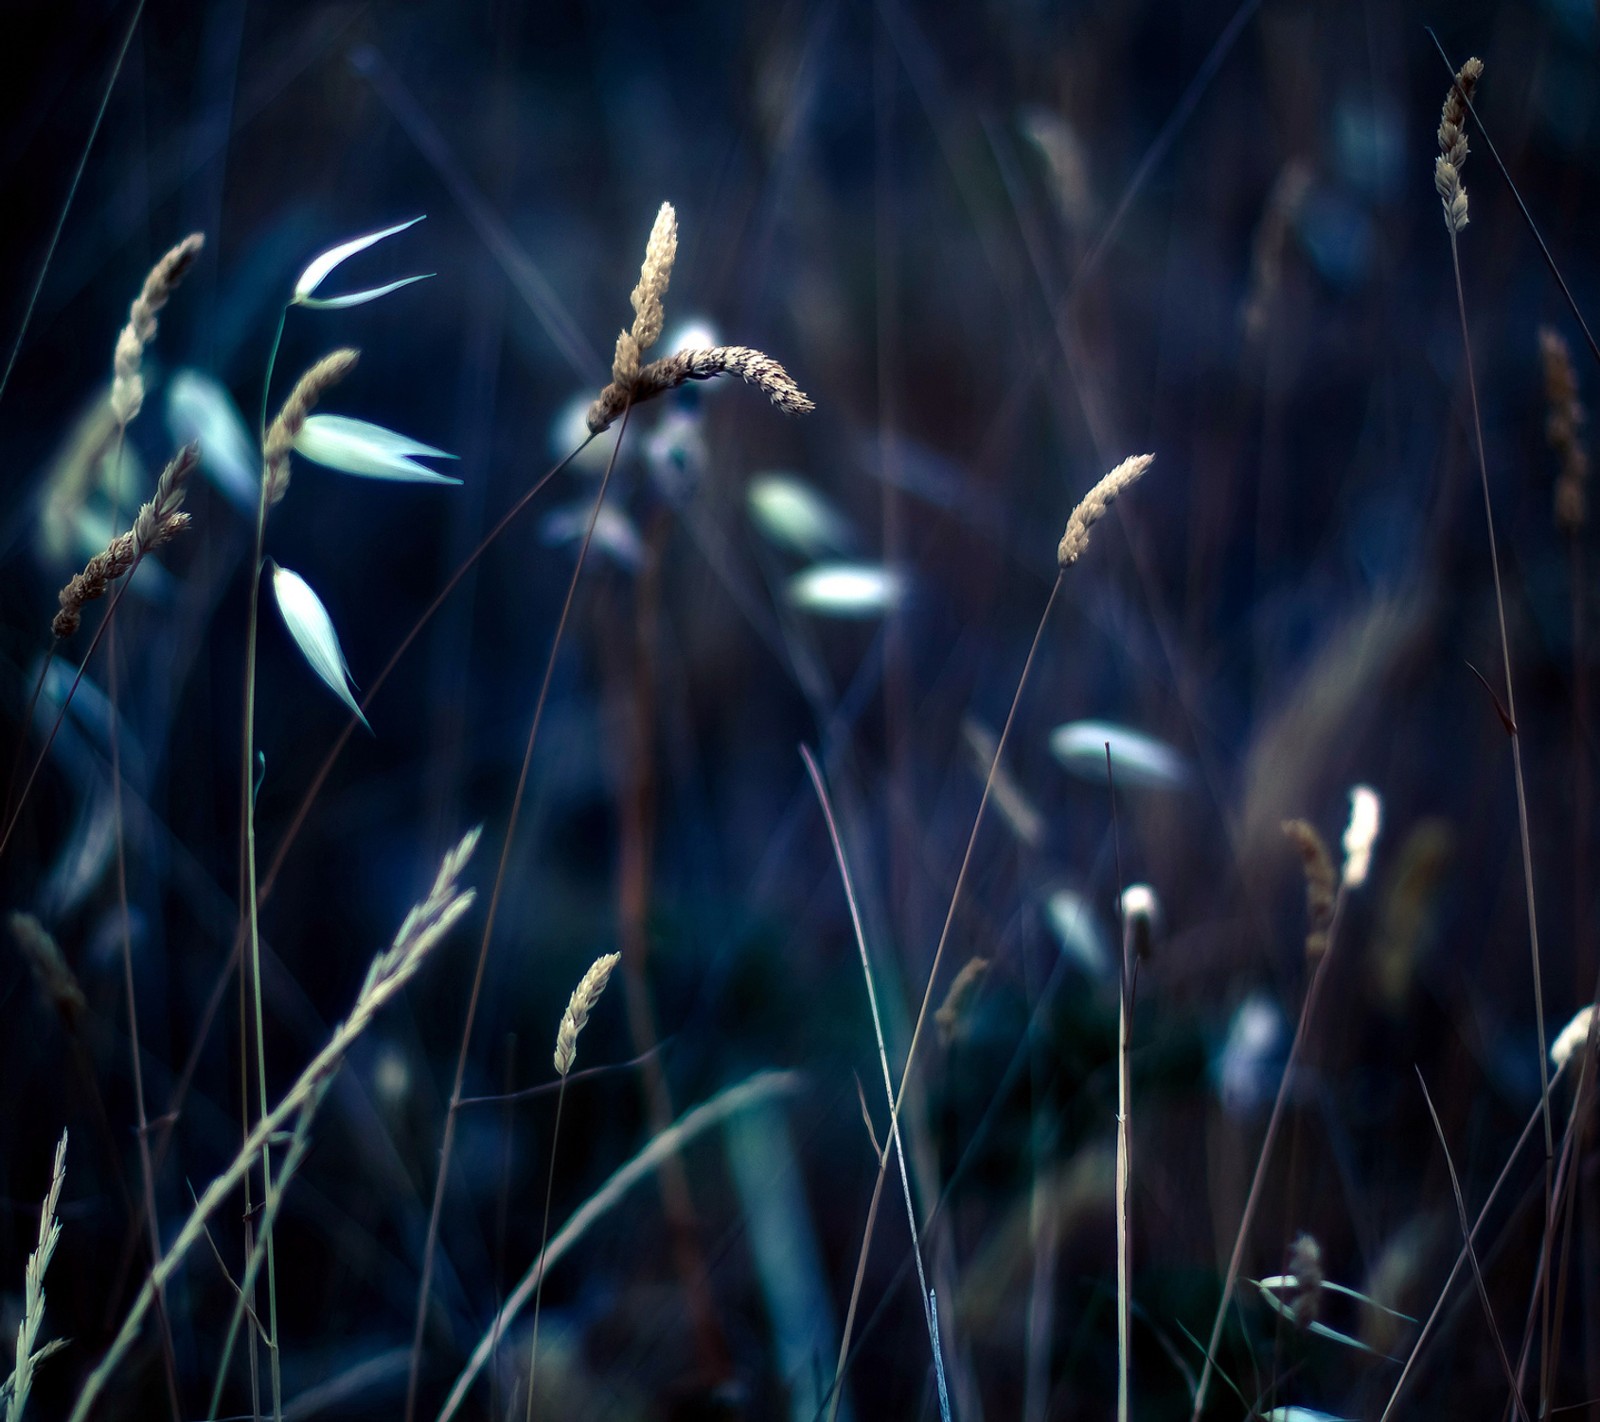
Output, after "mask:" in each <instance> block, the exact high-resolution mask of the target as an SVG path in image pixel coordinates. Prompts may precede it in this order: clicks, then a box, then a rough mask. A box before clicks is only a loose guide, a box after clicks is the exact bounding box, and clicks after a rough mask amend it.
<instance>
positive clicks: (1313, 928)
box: [1283, 820, 1339, 960]
mask: <svg viewBox="0 0 1600 1422" xmlns="http://www.w3.org/2000/svg"><path fill="white" fill-rule="evenodd" d="M1283 833H1284V837H1285V838H1286V839H1288V841H1289V843H1291V844H1292V845H1294V847H1295V848H1296V849H1297V850H1299V851H1300V867H1301V870H1302V872H1303V873H1304V875H1305V881H1306V957H1308V958H1310V959H1313V960H1315V959H1317V958H1320V957H1321V956H1322V955H1323V954H1324V953H1326V952H1327V951H1328V929H1329V927H1330V926H1331V925H1332V923H1333V905H1334V900H1335V897H1336V896H1337V894H1338V888H1339V881H1338V878H1337V876H1336V875H1335V874H1334V870H1333V858H1332V856H1331V855H1330V854H1329V853H1328V846H1327V845H1326V844H1325V843H1324V842H1323V839H1322V836H1321V835H1320V834H1319V833H1317V827H1316V826H1315V825H1313V824H1312V823H1311V821H1309V820H1285V821H1284V822H1283Z"/></svg>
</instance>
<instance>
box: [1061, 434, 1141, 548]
mask: <svg viewBox="0 0 1600 1422" xmlns="http://www.w3.org/2000/svg"><path fill="white" fill-rule="evenodd" d="M1154 461H1155V455H1153V454H1134V455H1130V456H1129V457H1128V458H1127V459H1124V460H1123V461H1122V463H1121V464H1119V465H1117V467H1116V468H1115V469H1113V470H1112V471H1111V472H1110V473H1109V474H1107V475H1106V476H1105V478H1103V479H1102V480H1101V481H1100V482H1099V483H1098V484H1096V485H1095V486H1094V488H1092V489H1090V490H1089V492H1088V493H1087V494H1085V495H1084V496H1083V498H1082V500H1081V501H1080V502H1079V504H1078V506H1077V508H1075V509H1073V511H1072V516H1071V517H1070V518H1069V519H1068V520H1067V528H1066V532H1065V533H1063V534H1062V535H1061V542H1060V544H1059V545H1058V546H1057V548H1056V563H1057V565H1058V566H1059V567H1062V568H1070V567H1071V566H1072V565H1073V564H1074V563H1076V562H1077V561H1078V559H1079V558H1081V557H1083V554H1084V550H1085V549H1086V548H1088V546H1089V530H1090V529H1091V528H1093V527H1094V526H1095V524H1097V523H1099V522H1100V520H1101V519H1102V518H1104V517H1105V514H1106V510H1107V509H1109V508H1110V507H1111V503H1112V500H1113V499H1115V498H1116V497H1117V495H1118V494H1120V493H1122V491H1123V490H1124V489H1127V488H1129V487H1130V486H1131V485H1132V484H1133V483H1134V481H1135V480H1137V479H1138V478H1139V476H1140V475H1141V474H1143V473H1144V471H1145V470H1146V469H1148V468H1149V467H1150V465H1151V464H1152V463H1153V462H1154Z"/></svg>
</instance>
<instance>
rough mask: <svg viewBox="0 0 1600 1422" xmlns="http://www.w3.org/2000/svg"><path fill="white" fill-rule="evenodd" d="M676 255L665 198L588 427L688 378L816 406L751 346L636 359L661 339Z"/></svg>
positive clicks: (784, 404) (796, 410)
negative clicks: (731, 379) (722, 381)
mask: <svg viewBox="0 0 1600 1422" xmlns="http://www.w3.org/2000/svg"><path fill="white" fill-rule="evenodd" d="M677 255H678V217H677V214H676V213H675V212H674V211H673V209H672V204H671V203H666V202H664V203H662V204H661V210H660V212H658V213H657V214H656V220H655V224H654V225H653V226H652V227H651V229H650V239H649V241H648V242H647V243H646V244H645V254H644V265H643V267H642V268H641V269H640V272H639V284H638V285H637V286H635V287H634V289H633V294H632V296H631V298H630V300H631V301H632V304H633V311H634V317H633V326H632V327H631V328H630V329H629V330H626V331H624V332H622V333H621V335H619V336H618V337H617V349H616V354H615V356H614V357H613V358H612V362H611V382H610V384H608V385H607V386H606V387H605V389H604V390H602V391H601V392H600V394H599V395H598V396H597V397H596V398H595V400H594V403H593V404H591V405H590V406H589V412H588V415H587V416H586V419H587V422H588V426H589V432H590V433H591V434H600V433H602V432H603V431H605V430H608V429H610V428H611V426H612V424H613V423H614V422H615V421H616V419H617V417H618V416H619V415H621V414H622V412H623V411H624V410H625V409H627V408H628V406H629V405H639V404H643V403H644V402H645V401H646V400H653V399H655V397H656V396H657V395H662V394H665V393H666V392H667V391H668V390H676V389H677V388H678V387H679V386H680V385H684V384H686V383H687V382H689V381H691V380H711V379H713V378H715V377H716V376H719V375H736V376H738V377H739V379H741V380H743V381H744V382H745V383H746V384H747V385H754V386H755V387H756V388H757V389H758V390H760V391H762V393H763V394H765V395H766V397H767V398H768V399H769V400H771V401H772V403H773V404H774V405H776V406H777V407H778V408H779V409H780V410H782V411H783V412H784V414H786V415H803V414H806V413H808V412H809V411H811V410H814V409H815V408H816V406H815V405H814V404H813V403H812V402H811V400H810V399H809V398H808V397H807V395H806V393H805V392H804V391H803V390H801V389H800V387H799V386H798V385H796V384H795V382H794V380H793V378H792V377H791V376H790V374H789V372H788V371H787V370H785V369H784V368H783V367H782V366H781V365H779V364H778V362H777V361H775V360H774V359H773V358H772V357H771V356H769V355H765V354H763V353H762V352H761V351H757V350H752V349H751V348H750V347H749V346H711V347H709V348H706V349H696V350H681V351H679V352H677V354H675V355H670V356H667V357H665V358H664V359H662V360H654V361H651V362H650V364H649V365H641V364H640V360H641V359H642V357H643V354H644V352H645V351H647V350H649V349H650V347H651V346H653V345H654V344H655V343H656V342H657V341H658V340H659V339H660V338H661V324H662V321H663V319H664V315H665V308H664V306H663V299H664V298H665V296H666V294H667V285H668V283H669V282H670V281H671V279H672V265H673V262H674V261H675V260H676V258H677Z"/></svg>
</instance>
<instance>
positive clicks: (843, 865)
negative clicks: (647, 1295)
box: [800, 746, 942, 1408]
mask: <svg viewBox="0 0 1600 1422" xmlns="http://www.w3.org/2000/svg"><path fill="white" fill-rule="evenodd" d="M800 755H801V758H802V759H803V760H804V761H805V763H806V771H807V773H808V774H809V775H810V776H811V787H812V789H813V790H815V791H816V794H817V802H818V803H819V804H820V805H821V806H822V818H823V819H824V821H826V823H827V826H828V838H829V840H830V841H831V842H832V844H833V857H834V859H835V861H836V862H837V863H838V865H839V878H840V879H841V880H842V881H843V883H844V896H845V901H846V903H847V904H848V905H849V907H850V925H851V927H852V928H853V929H854V931H855V937H856V948H857V950H858V951H859V952H860V954H861V973H862V976H863V977H865V978H866V980H867V1003H868V1006H869V1007H870V1008H871V1010H872V1030H873V1032H874V1034H875V1035H876V1037H877V1041H878V1064H879V1066H880V1067H881V1068H882V1070H883V1090H884V1095H885V1096H886V1097H887V1098H888V1102H889V1142H888V1145H886V1146H885V1148H884V1150H885V1156H884V1158H885V1159H887V1152H888V1150H889V1149H891V1148H892V1149H893V1150H894V1153H895V1157H896V1159H897V1160H898V1162H899V1165H900V1189H901V1192H902V1193H903V1194H904V1196H905V1201H906V1222H907V1223H908V1224H909V1225H910V1226H911V1257H912V1259H913V1260H915V1261H916V1266H917V1288H918V1291H919V1292H920V1294H921V1296H922V1311H923V1317H924V1318H925V1320H926V1322H927V1325H928V1340H929V1342H930V1343H931V1344H932V1347H933V1351H934V1356H935V1359H936V1360H937V1358H938V1354H939V1333H938V1327H939V1325H938V1320H937V1319H936V1318H935V1317H934V1313H933V1304H932V1299H933V1291H932V1290H931V1289H929V1287H928V1278H927V1275H926V1274H925V1273H924V1272H923V1267H922V1239H921V1236H920V1235H919V1233H918V1231H917V1212H916V1210H915V1209H913V1208H912V1204H911V1181H910V1178H909V1176H908V1175H907V1173H906V1148H905V1142H904V1140H903V1139H902V1138H901V1135H900V1125H899V1119H898V1117H897V1116H896V1114H895V1111H894V1081H893V1078H892V1077H891V1076H890V1074H889V1049H888V1047H887V1045H886V1044H885V1042H884V1036H883V1017H882V1014H881V1013H879V1011H878V991H877V988H876V987H875V986H874V985H873V979H872V962H871V959H870V958H869V957H868V954H867V935H866V930H865V929H864V928H863V927H862V923H861V909H860V905H859V903H858V901H857V899H856V889H855V884H854V882H853V881H852V879H851V877H850V863H849V861H848V860H847V859H846V858H845V853H844V843H843V841H842V840H841V839H840V838H839V826H838V824H837V822H836V821H835V819H834V814H833V805H832V803H831V802H830V801H829V799H828V787H827V785H826V783H825V782H824V781H823V778H822V771H821V770H820V769H819V768H818V766H817V762H816V759H815V758H814V757H813V756H812V754H811V751H810V750H809V749H808V748H807V747H806V746H801V747H800ZM880 1179H881V1172H880ZM843 1370H844V1355H843V1353H841V1354H840V1356H839V1368H838V1371H837V1372H835V1374H834V1379H833V1382H834V1389H835V1391H834V1407H835V1408H837V1406H838V1396H839V1393H838V1387H839V1383H840V1380H841V1374H842V1373H843ZM941 1381H942V1380H941Z"/></svg>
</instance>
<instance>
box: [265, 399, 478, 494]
mask: <svg viewBox="0 0 1600 1422" xmlns="http://www.w3.org/2000/svg"><path fill="white" fill-rule="evenodd" d="M294 448H295V452H296V453H298V454H299V455H301V456H302V457H303V458H306V459H309V460H310V461H311V462H312V463H313V464H323V465H326V466H327V467H328V468H329V469H337V470H339V471H341V472H342V473H345V474H355V475H359V476H360V477H361V478H364V479H392V480H396V481H399V482H401V483H408V484H459V483H460V482H461V481H460V480H459V479H454V478H451V476H450V475H448V474H436V473H435V472H434V471H433V470H432V469H429V468H428V467H427V466H426V465H422V464H418V463H417V462H416V460H415V459H414V458H413V457H412V456H414V455H421V456H423V457H425V458H428V459H454V458H455V457H456V456H455V455H453V454H446V453H445V451H444V450H442V449H435V448H434V447H433V446H432V445H431V444H422V443H420V442H418V441H417V440H414V439H408V438H407V437H406V436H405V435H403V434H398V433H396V432H395V431H394V430H391V429H385V428H384V427H383V426H382V425H374V424H371V423H369V422H368V421H366V420H353V419H351V418H350V417H349V416H348V415H312V416H311V417H310V418H309V419H307V420H306V422H305V425H304V426H303V427H302V428H301V430H300V433H299V434H298V435H296V436H295V441H294Z"/></svg>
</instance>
